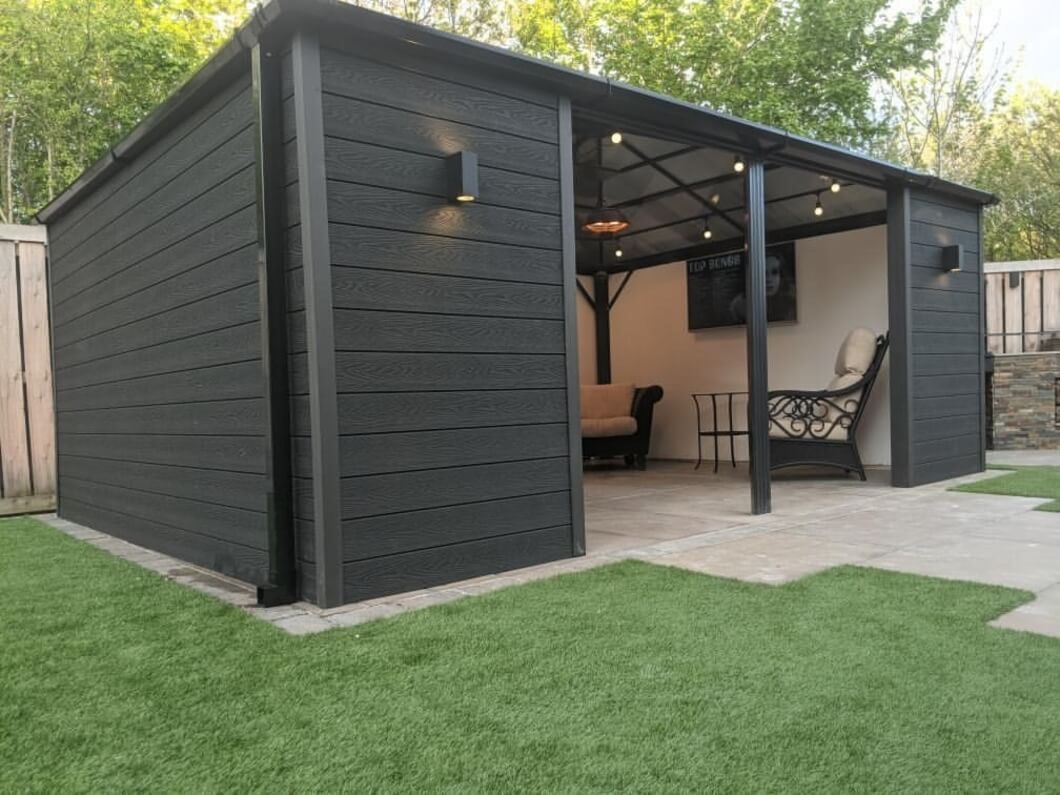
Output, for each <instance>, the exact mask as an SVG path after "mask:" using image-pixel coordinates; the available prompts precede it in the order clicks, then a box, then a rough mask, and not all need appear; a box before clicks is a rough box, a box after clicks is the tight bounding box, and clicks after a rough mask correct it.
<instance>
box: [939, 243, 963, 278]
mask: <svg viewBox="0 0 1060 795" xmlns="http://www.w3.org/2000/svg"><path fill="white" fill-rule="evenodd" d="M963 259H964V246H962V245H960V244H957V245H955V246H946V247H945V248H944V249H942V270H944V271H949V272H950V273H956V272H957V271H959V270H960V269H961V260H963Z"/></svg>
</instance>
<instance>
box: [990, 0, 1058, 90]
mask: <svg viewBox="0 0 1060 795" xmlns="http://www.w3.org/2000/svg"><path fill="white" fill-rule="evenodd" d="M978 2H980V3H981V4H982V6H983V11H984V12H985V17H984V18H985V19H987V20H992V21H993V20H996V21H997V25H998V27H997V31H996V33H995V34H994V35H995V36H996V38H997V39H998V41H1000V42H1003V44H1004V47H1005V52H1006V53H1008V54H1010V55H1017V54H1018V52H1019V49H1020V47H1022V48H1023V55H1022V58H1021V59H1020V60H1021V63H1020V64H1019V66H1018V68H1017V69H1016V75H1015V77H1016V79H1017V80H1039V81H1041V82H1043V83H1045V84H1046V85H1048V86H1050V87H1052V88H1057V89H1060V4H1058V3H1057V2H1056V0H978Z"/></svg>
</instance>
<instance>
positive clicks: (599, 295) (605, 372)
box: [593, 271, 611, 384]
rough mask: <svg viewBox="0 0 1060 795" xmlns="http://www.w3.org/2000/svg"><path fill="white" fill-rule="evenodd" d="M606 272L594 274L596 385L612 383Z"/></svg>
mask: <svg viewBox="0 0 1060 795" xmlns="http://www.w3.org/2000/svg"><path fill="white" fill-rule="evenodd" d="M609 278H610V277H609V276H608V275H607V272H606V271H597V272H596V273H594V274H593V309H594V314H595V316H596V383H598V384H610V383H611V296H610V288H609V284H608V279H609Z"/></svg>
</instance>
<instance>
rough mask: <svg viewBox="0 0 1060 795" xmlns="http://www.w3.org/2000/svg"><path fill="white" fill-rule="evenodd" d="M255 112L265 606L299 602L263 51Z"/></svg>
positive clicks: (279, 176)
mask: <svg viewBox="0 0 1060 795" xmlns="http://www.w3.org/2000/svg"><path fill="white" fill-rule="evenodd" d="M251 73H252V76H253V95H254V103H255V108H256V111H257V116H256V130H255V133H256V134H255V139H254V141H255V148H256V153H255V154H256V160H257V168H258V171H257V180H256V181H257V227H258V288H259V292H258V294H259V301H260V308H261V347H262V356H261V363H262V375H263V378H264V396H265V450H266V455H265V516H266V526H267V533H268V549H269V578H268V582H267V583H266V584H264V585H261V586H259V587H258V603H259V604H261V605H264V606H266V607H269V606H272V605H279V604H288V603H290V602H293V601H295V599H296V588H295V546H294V508H293V501H292V493H291V425H290V417H291V412H290V406H289V405H288V402H289V397H288V391H289V388H288V381H287V295H286V292H287V285H286V275H285V273H284V245H283V233H284V187H283V141H282V140H281V131H282V129H283V124H282V119H281V113H282V111H281V103H282V97H281V89H280V59H279V56H278V54H274V53H272V52H270V51H269V49H268V47H267V46H266V45H265V44H262V43H260V42H259V43H258V44H256V45H254V48H253V50H252V51H251Z"/></svg>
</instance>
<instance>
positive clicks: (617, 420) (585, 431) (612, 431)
mask: <svg viewBox="0 0 1060 795" xmlns="http://www.w3.org/2000/svg"><path fill="white" fill-rule="evenodd" d="M636 432H637V421H636V419H634V418H633V417H605V418H601V419H582V436H586V437H588V438H590V439H595V438H599V437H601V436H632V435H633V434H635V433H636Z"/></svg>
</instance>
